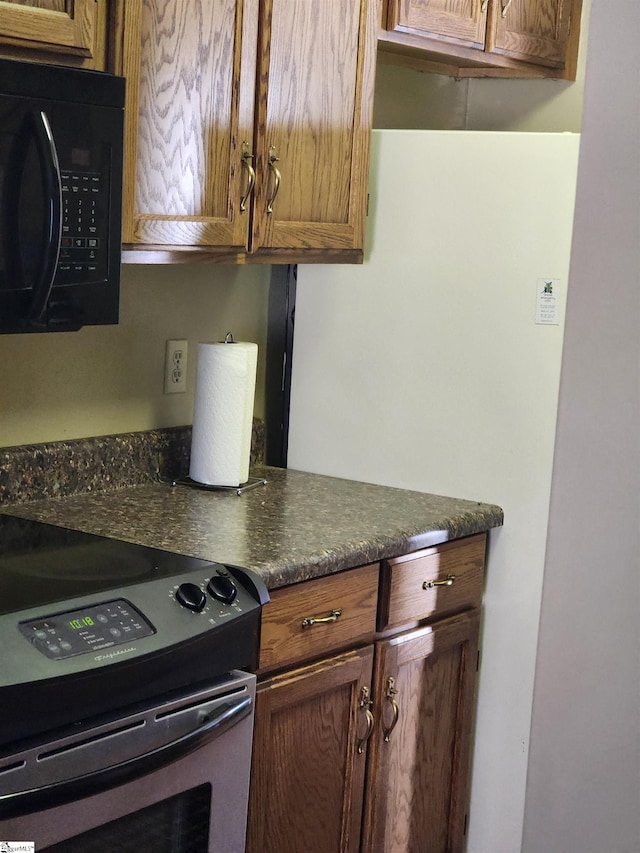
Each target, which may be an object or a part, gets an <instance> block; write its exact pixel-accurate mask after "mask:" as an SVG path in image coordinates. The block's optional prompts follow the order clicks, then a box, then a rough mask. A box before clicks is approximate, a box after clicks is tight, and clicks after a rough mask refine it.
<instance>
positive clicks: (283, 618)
mask: <svg viewBox="0 0 640 853" xmlns="http://www.w3.org/2000/svg"><path fill="white" fill-rule="evenodd" d="M379 570H380V566H379V564H378V563H373V564H371V565H368V566H362V567H360V568H357V569H350V570H349V571H346V572H342V573H341V574H337V575H330V576H328V577H324V578H316V579H314V580H310V581H304V582H303V583H299V584H294V585H292V586H289V587H286V588H284V589H276V590H274V591H273V592H272V593H271V601H270V602H269V604H267V605H266V607H265V608H264V609H263V611H262V632H261V638H260V670H261V671H265V670H269V669H274V668H276V667H282V666H288V665H290V664H293V663H297V662H299V661H303V660H310V659H313V658H318V657H321V656H323V655H325V654H326V653H327V652H333V651H337V650H338V649H344V648H352V647H354V646H356V645H358V644H359V643H365V642H371V641H372V639H373V635H374V633H375V628H376V606H377V602H378V574H379ZM332 611H336V612H337V611H340V615H338V616H336V617H335V621H331V622H319V621H315V620H318V619H326V618H327V617H329V616H330V614H331V613H332ZM305 620H306V622H305Z"/></svg>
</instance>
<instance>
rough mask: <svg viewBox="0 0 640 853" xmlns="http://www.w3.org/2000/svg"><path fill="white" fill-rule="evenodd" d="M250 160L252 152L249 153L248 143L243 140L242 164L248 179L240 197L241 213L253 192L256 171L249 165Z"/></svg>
mask: <svg viewBox="0 0 640 853" xmlns="http://www.w3.org/2000/svg"><path fill="white" fill-rule="evenodd" d="M252 160H253V154H251V153H250V151H249V143H248V142H243V143H242V165H243V166H244V168H245V169H246V170H247V172H248V173H249V180H248V181H247V191H246V193H245V194H244V195H243V196H242V198H241V199H240V211H241V213H244V212H245V210H246V209H247V201H248V199H249V196H250V195H251V193H252V192H253V188H254V187H255V185H256V173H255V169H254V168H253V166H252V165H251V161H252Z"/></svg>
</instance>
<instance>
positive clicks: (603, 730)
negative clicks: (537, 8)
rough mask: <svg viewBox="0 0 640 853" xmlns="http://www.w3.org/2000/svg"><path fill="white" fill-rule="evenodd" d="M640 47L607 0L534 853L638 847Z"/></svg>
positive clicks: (600, 22)
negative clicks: (639, 57) (639, 50)
mask: <svg viewBox="0 0 640 853" xmlns="http://www.w3.org/2000/svg"><path fill="white" fill-rule="evenodd" d="M613 5H615V10H614V9H613V8H612V6H613ZM638 44H640V4H639V3H638V2H637V0H620V2H619V3H616V4H611V3H610V2H607V0H594V2H593V8H592V19H591V34H590V43H589V61H588V70H587V81H586V88H585V110H584V125H583V135H582V143H581V153H580V170H579V175H578V190H577V199H576V217H575V230H574V240H573V254H572V259H571V274H570V281H571V286H570V290H569V303H568V310H567V318H566V332H565V344H564V357H563V364H562V380H561V391H560V405H559V417H558V429H557V444H556V454H555V463H554V472H553V492H552V502H551V514H550V522H549V538H548V548H547V560H546V569H545V580H544V596H543V606H542V619H541V625H540V646H539V652H538V662H537V677H536V684H535V701H534V713H533V727H532V734H531V752H530V764H529V777H528V784H527V797H526V817H525V827H524V843H523V850H524V851H525V853H556V851H558V853H638V851H639V850H640V634H639V626H640V544H639V537H640V533H639V529H640V503H639V502H640V399H639V391H640V376H639V364H640V63H639V61H638ZM487 853H490V852H489V851H487Z"/></svg>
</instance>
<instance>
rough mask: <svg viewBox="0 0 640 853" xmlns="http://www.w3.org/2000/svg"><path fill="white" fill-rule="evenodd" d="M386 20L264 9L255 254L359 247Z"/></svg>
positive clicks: (268, 5) (341, 12)
mask: <svg viewBox="0 0 640 853" xmlns="http://www.w3.org/2000/svg"><path fill="white" fill-rule="evenodd" d="M380 14H381V12H380V5H379V0H263V2H262V3H261V27H260V32H261V41H260V47H259V56H260V69H259V93H258V97H259V101H258V108H257V133H256V163H257V165H256V173H257V182H256V197H255V210H254V224H253V243H252V249H253V250H260V249H271V250H275V251H276V252H277V251H279V250H282V252H283V254H284V253H286V250H287V249H289V250H290V249H325V250H334V249H335V250H350V249H354V248H355V249H361V248H362V246H363V242H364V221H365V213H366V194H367V173H368V164H369V137H370V130H371V114H372V108H373V86H374V76H375V55H376V41H377V32H378V29H379V22H380V17H379V16H380ZM276 170H277V171H276Z"/></svg>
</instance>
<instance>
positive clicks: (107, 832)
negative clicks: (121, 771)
mask: <svg viewBox="0 0 640 853" xmlns="http://www.w3.org/2000/svg"><path fill="white" fill-rule="evenodd" d="M210 811H211V785H199V786H198V787H197V788H192V789H191V790H190V791H185V792H184V793H182V794H178V795H177V796H175V797H170V798H169V799H167V800H162V801H161V802H159V803H154V804H153V805H152V806H147V808H145V809H141V810H140V811H137V812H133V814H130V815H126V816H125V817H121V818H118V820H113V821H111V822H110V823H106V824H104V825H103V826H99V827H97V828H96V829H92V830H90V831H89V832H83V833H82V835H76V836H75V838H71V839H69V840H68V841H61V842H60V843H59V844H54V845H53V846H52V847H47V848H46V850H42V851H41V853H115V851H117V853H141V851H143V850H153V853H207V850H208V849H209V846H208V845H209V820H210Z"/></svg>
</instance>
